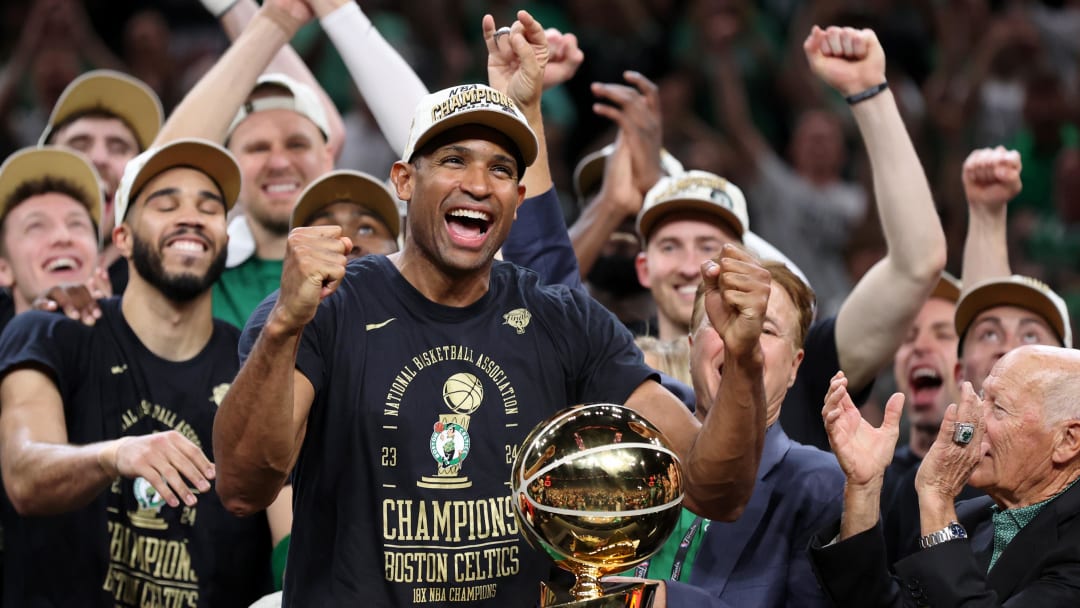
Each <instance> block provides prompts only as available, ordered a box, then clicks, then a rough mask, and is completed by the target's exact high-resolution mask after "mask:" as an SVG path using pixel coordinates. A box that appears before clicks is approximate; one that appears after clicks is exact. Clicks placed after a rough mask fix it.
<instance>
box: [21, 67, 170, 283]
mask: <svg viewBox="0 0 1080 608" xmlns="http://www.w3.org/2000/svg"><path fill="white" fill-rule="evenodd" d="M162 119H163V112H162V109H161V101H160V100H159V99H158V97H157V95H156V94H155V93H154V91H153V89H151V88H150V87H148V86H146V84H145V83H143V82H142V81H141V80H138V79H137V78H132V77H131V76H128V75H127V74H122V73H120V72H114V71H112V70H94V71H91V72H87V73H85V74H83V75H82V76H79V77H78V78H76V79H75V80H72V81H71V84H69V85H68V86H67V88H66V89H64V92H63V94H61V95H60V98H59V99H58V100H57V102H56V105H55V106H54V107H53V110H52V114H51V115H50V116H49V124H48V125H47V126H46V127H45V131H44V132H42V134H41V140H40V142H39V143H40V144H41V145H46V144H50V145H56V146H61V147H64V148H68V149H71V150H75V151H76V152H80V153H82V154H83V155H84V156H86V158H87V160H89V161H90V163H91V164H93V166H94V168H95V169H97V172H98V175H99V176H100V177H101V181H102V187H103V188H104V190H105V204H104V206H103V208H102V213H101V222H100V228H101V231H102V240H103V242H104V245H105V247H104V249H103V251H102V260H101V261H102V263H101V265H102V267H104V268H108V270H109V280H110V282H111V284H112V289H113V291H114V292H115V293H120V292H122V291H124V286H125V285H127V262H126V261H124V260H122V256H121V255H120V252H119V251H118V250H117V249H116V248H115V247H113V245H112V226H113V213H114V200H113V198H114V195H115V194H116V189H117V187H119V185H120V177H121V176H122V175H123V174H124V167H125V166H126V165H127V163H128V161H129V160H131V159H132V158H134V157H135V155H136V154H139V153H140V152H142V151H143V150H146V149H147V148H149V147H150V144H152V143H153V141H154V138H156V137H157V134H158V131H159V130H160V129H161V121H162Z"/></svg>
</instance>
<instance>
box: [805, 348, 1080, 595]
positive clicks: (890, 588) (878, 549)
mask: <svg viewBox="0 0 1080 608" xmlns="http://www.w3.org/2000/svg"><path fill="white" fill-rule="evenodd" d="M1078 378H1080V352H1077V351H1076V350H1072V349H1068V348H1059V347H1054V346H1023V347H1020V348H1017V349H1014V350H1012V351H1010V352H1009V353H1008V354H1006V355H1005V356H1003V357H1002V358H1001V359H1000V360H999V361H998V362H997V363H996V364H995V365H994V367H993V369H992V370H991V372H990V374H989V376H988V377H987V378H986V380H985V381H984V382H983V384H982V390H983V394H982V397H981V398H980V397H979V396H977V395H976V394H975V391H974V390H973V389H972V387H971V384H969V383H965V384H964V386H963V388H962V395H961V399H960V403H959V404H958V405H951V406H949V408H948V410H946V413H945V419H944V421H943V423H942V425H941V431H940V432H939V434H938V437H937V440H936V441H935V442H934V444H933V446H931V448H930V451H929V452H928V453H927V455H926V458H925V459H924V460H923V463H922V466H921V467H920V470H919V473H918V476H917V477H916V481H915V485H916V490H917V492H918V495H919V513H920V521H921V526H922V534H923V537H922V539H921V540H920V546H921V547H922V548H921V549H920V550H919V551H917V552H916V553H914V554H912V555H909V556H908V557H906V558H904V559H902V560H900V561H899V562H897V563H896V565H895V570H896V576H891V575H890V573H889V570H888V567H887V563H886V561H885V552H884V541H883V538H882V534H881V526H880V524H879V517H878V512H879V507H880V505H879V500H880V492H881V480H882V473H883V471H884V469H885V467H886V466H887V465H888V463H889V460H890V459H891V456H892V451H891V450H892V446H893V445H894V444H895V442H896V436H897V425H898V421H899V418H900V408H901V405H902V403H903V399H902V398H900V397H899V396H897V395H894V397H893V399H891V400H890V401H889V405H888V406H887V408H886V414H885V421H884V422H883V423H882V426H881V427H880V428H877V429H875V428H873V427H872V426H870V425H869V424H867V423H866V422H865V421H863V420H862V418H861V417H860V416H859V413H858V411H857V410H856V409H855V406H854V405H853V404H852V403H851V400H850V398H849V397H848V396H847V390H846V380H845V379H844V378H843V376H842V375H841V374H838V375H837V377H836V378H834V380H833V384H832V387H831V389H830V392H829V396H828V398H827V399H826V402H825V408H824V409H823V410H822V414H823V416H824V417H825V425H826V428H827V430H828V432H829V439H830V442H831V443H832V446H833V451H834V452H835V453H836V456H837V459H838V460H839V462H840V466H841V467H842V468H843V469H844V473H845V474H846V476H847V486H846V488H845V492H844V515H843V518H842V519H841V521H840V523H839V524H838V525H836V526H834V527H833V528H832V529H828V530H824V531H822V532H820V533H819V534H818V535H817V536H815V538H814V539H813V540H812V542H811V560H812V561H813V563H814V567H815V570H816V573H817V575H818V580H819V581H820V582H821V584H822V586H823V587H824V588H825V589H826V592H827V593H828V594H829V596H830V597H831V598H832V599H833V601H834V602H836V604H837V605H839V606H867V605H882V606H910V605H931V606H960V605H964V606H997V605H1002V604H1004V603H1006V602H1007V603H1008V605H1009V606H1076V605H1080V486H1076V480H1077V479H1078V478H1080V386H1078V384H1077V379H1078ZM965 483H968V484H970V485H971V486H973V487H976V488H979V489H981V490H983V491H985V492H986V494H987V497H984V498H978V499H974V500H971V501H965V502H962V503H960V504H959V505H957V506H956V507H954V506H953V498H954V497H955V496H956V494H957V493H958V492H959V491H960V489H961V488H962V487H963V485H964V484H965Z"/></svg>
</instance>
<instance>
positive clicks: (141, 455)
mask: <svg viewBox="0 0 1080 608" xmlns="http://www.w3.org/2000/svg"><path fill="white" fill-rule="evenodd" d="M98 461H99V462H100V463H101V466H102V467H103V468H104V469H105V471H106V472H107V473H109V474H110V475H113V476H121V477H126V478H128V479H134V478H136V477H142V478H143V479H145V480H146V481H147V482H149V483H150V485H152V486H154V489H155V490H157V492H158V494H160V495H161V497H162V498H163V499H165V502H166V503H167V504H168V505H169V506H170V507H177V506H179V505H180V501H181V500H182V501H184V504H185V505H187V506H189V507H192V506H195V504H196V503H197V502H198V497H197V496H195V493H194V492H192V490H191V488H189V487H188V482H191V483H192V484H193V485H194V486H195V489H196V490H197V491H198V492H209V491H210V480H211V479H214V477H215V476H216V474H217V473H216V471H215V469H214V465H213V463H211V462H210V460H209V459H208V458H207V457H206V455H205V454H203V451H202V449H201V448H199V446H197V445H195V444H194V443H192V442H191V440H190V439H188V438H187V437H184V436H183V435H181V434H180V433H178V432H176V431H167V432H164V433H153V434H151V435H139V436H127V437H121V438H120V439H117V440H115V441H112V442H109V443H108V444H106V445H105V448H104V449H103V450H102V451H101V453H100V454H99V455H98ZM185 480H187V481H185Z"/></svg>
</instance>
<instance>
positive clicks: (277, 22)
mask: <svg viewBox="0 0 1080 608" xmlns="http://www.w3.org/2000/svg"><path fill="white" fill-rule="evenodd" d="M275 8H276V7H265V8H263V9H262V10H260V11H259V12H258V13H256V15H255V17H254V18H253V19H252V20H251V23H249V24H248V27H247V28H245V29H244V31H243V32H242V33H241V34H240V36H239V37H238V38H237V39H236V41H235V42H234V43H233V45H232V46H231V47H229V49H228V50H227V51H225V54H224V55H222V56H221V59H219V60H218V62H217V63H216V64H214V67H212V68H210V71H209V72H207V73H206V75H205V76H203V78H202V79H201V80H200V81H199V82H198V84H196V85H195V87H194V88H192V89H191V91H190V92H188V94H187V95H186V96H185V97H184V99H183V101H181V102H180V105H179V106H177V107H176V109H175V110H174V111H173V113H172V115H171V116H170V117H169V120H168V121H166V123H165V126H163V127H162V128H161V132H160V133H159V134H158V137H157V140H156V143H157V144H161V143H165V142H169V141H172V140H175V139H179V138H182V137H201V138H203V139H208V140H210V141H214V142H223V141H224V140H225V134H226V132H227V131H228V129H229V125H230V124H231V123H232V120H233V118H235V116H236V112H237V111H238V110H239V109H240V106H241V105H242V104H243V103H244V101H245V100H246V99H247V97H248V95H249V94H250V93H251V89H252V88H253V87H254V86H255V81H256V80H258V78H259V75H260V74H262V72H263V70H265V69H266V66H267V65H269V63H270V60H271V59H273V57H274V55H275V54H277V52H278V50H279V49H281V47H283V46H284V45H285V44H286V43H287V42H288V41H289V39H290V38H292V36H293V34H295V33H296V28H297V27H299V24H298V23H290V22H289V20H288V18H287V17H278V18H277V19H274V18H271V17H270V16H269V15H268V12H269V10H270V9H275ZM277 10H278V11H280V9H277ZM286 23H290V24H289V25H285V24H286Z"/></svg>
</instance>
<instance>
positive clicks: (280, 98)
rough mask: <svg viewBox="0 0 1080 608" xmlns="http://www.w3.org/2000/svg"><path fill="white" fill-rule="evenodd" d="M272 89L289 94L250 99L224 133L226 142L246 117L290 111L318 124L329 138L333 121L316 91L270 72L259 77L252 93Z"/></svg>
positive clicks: (296, 81) (289, 78)
mask: <svg viewBox="0 0 1080 608" xmlns="http://www.w3.org/2000/svg"><path fill="white" fill-rule="evenodd" d="M272 86H276V87H280V88H282V89H285V90H286V91H288V92H289V94H288V95H267V96H265V97H256V98H255V99H250V98H249V99H248V100H247V101H245V102H244V105H242V106H240V110H239V111H237V113H236V116H235V117H233V121H232V123H231V124H230V125H229V130H228V131H227V132H226V133H225V141H226V142H228V141H229V138H230V137H232V134H233V131H235V130H236V127H237V126H239V125H240V123H242V122H244V119H245V118H247V117H248V116H250V115H252V114H254V113H255V112H262V111H265V110H289V111H292V112H296V113H297V114H300V115H301V116H304V117H305V118H307V119H308V120H310V121H311V122H313V123H315V126H316V127H318V128H319V131H322V134H323V137H324V138H329V137H330V121H329V120H327V118H326V109H325V108H323V105H322V102H321V101H320V100H319V94H318V93H316V92H315V89H312V88H311V87H309V86H308V85H306V84H304V83H302V82H300V81H298V80H295V79H293V78H292V77H290V76H287V75H285V74H280V73H271V74H263V75H262V76H259V79H258V80H257V81H256V82H255V88H253V89H252V93H255V92H257V91H258V90H259V89H260V88H263V87H272Z"/></svg>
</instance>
